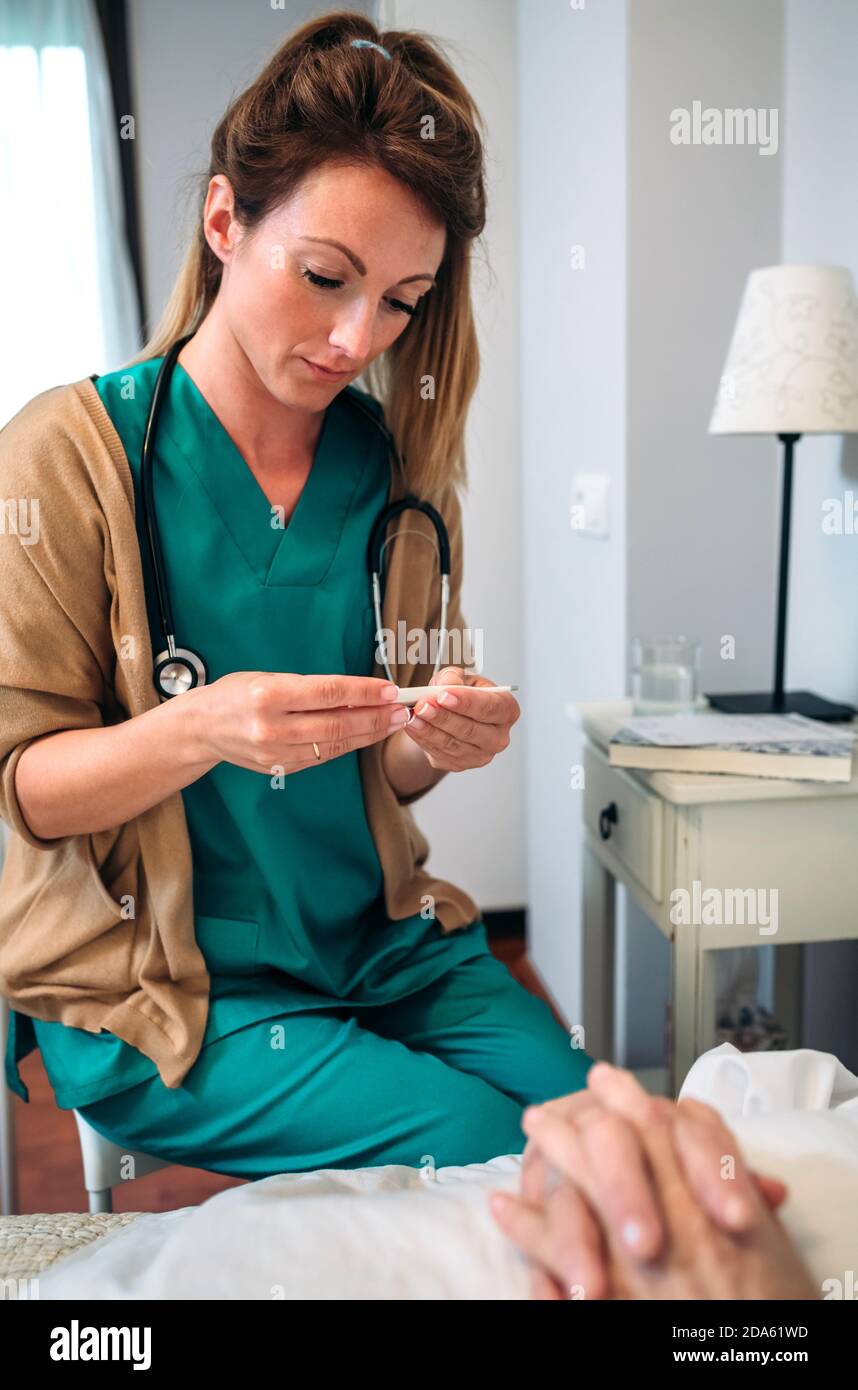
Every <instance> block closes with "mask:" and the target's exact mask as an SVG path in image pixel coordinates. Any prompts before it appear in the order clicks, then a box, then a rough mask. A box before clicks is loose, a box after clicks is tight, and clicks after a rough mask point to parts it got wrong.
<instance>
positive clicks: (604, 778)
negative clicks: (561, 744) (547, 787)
mask: <svg viewBox="0 0 858 1390" xmlns="http://www.w3.org/2000/svg"><path fill="white" fill-rule="evenodd" d="M663 820H664V804H663V802H662V801H661V798H660V797H657V796H654V795H653V793H652V792H648V791H647V790H646V789H645V788H644V787H642V786H641V785H640V783H639V782H638V781H636V779H635V778H634V777H632V776H631V775H630V774H629V773H628V772H625V771H624V770H623V769H622V768H619V767H611V764H610V763H609V762H608V759H607V758H606V756H605V755H604V753H602V752H601V750H600V749H598V748H595V747H594V746H593V745H592V744H591V743H588V742H585V744H584V824H585V825H586V826H587V829H588V830H589V831H590V833H591V834H592V835H594V836H595V838H596V839H597V840H598V841H600V842H601V843H603V844H606V845H607V846H608V847H609V848H610V849H611V851H612V853H614V854H615V855H616V856H617V858H618V859H619V860H621V861H622V863H623V865H624V866H625V867H626V868H627V869H628V870H629V872H630V873H632V874H634V876H635V878H636V879H637V880H638V882H639V883H640V884H641V886H642V887H644V888H645V889H646V891H647V892H648V893H649V895H650V897H652V898H654V899H655V901H656V902H658V903H660V902H661V899H662V881H661V880H662V835H663Z"/></svg>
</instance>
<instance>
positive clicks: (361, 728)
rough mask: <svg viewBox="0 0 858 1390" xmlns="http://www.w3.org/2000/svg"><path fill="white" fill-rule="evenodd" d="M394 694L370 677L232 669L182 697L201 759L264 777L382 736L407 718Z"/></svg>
mask: <svg viewBox="0 0 858 1390" xmlns="http://www.w3.org/2000/svg"><path fill="white" fill-rule="evenodd" d="M395 695H396V686H395V685H393V684H391V682H390V681H388V680H384V679H380V678H378V677H376V676H344V675H322V676H300V675H293V674H291V673H285V674H283V673H280V672H274V671H235V672H232V673H231V674H230V675H227V676H221V677H220V679H219V680H216V681H212V683H211V684H210V685H204V686H202V687H200V689H199V691H198V692H197V691H188V692H187V694H185V695H183V696H181V699H182V700H183V701H184V700H188V699H191V698H194V699H196V700H197V706H196V713H197V716H198V717H197V721H196V726H197V736H198V739H199V740H200V746H201V750H202V755H203V757H205V758H207V759H209V760H210V761H211V762H212V764H214V762H219V761H226V762H229V763H234V764H235V766H236V767H246V768H249V769H250V771H251V772H264V773H269V774H270V773H271V771H272V769H274V768H277V769H279V768H282V769H283V772H284V773H290V772H300V771H301V770H302V769H303V768H306V767H316V766H318V764H319V762H328V761H329V760H330V759H332V758H339V757H342V755H343V754H344V753H350V752H352V750H353V749H355V748H362V747H364V746H365V745H366V744H370V743H377V742H379V741H380V740H381V739H385V738H387V736H388V734H390V733H392V732H393V731H394V730H395V729H397V728H400V727H401V726H402V725H403V724H404V723H405V720H406V718H407V710H406V708H405V706H404V705H401V704H399V702H398V701H397V700H396V699H395ZM314 742H315V743H316V744H318V748H319V753H320V754H321V758H320V759H317V758H316V754H315V752H314V749H313V743H314Z"/></svg>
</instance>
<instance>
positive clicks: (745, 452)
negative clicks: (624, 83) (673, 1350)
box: [625, 0, 784, 1065]
mask: <svg viewBox="0 0 858 1390" xmlns="http://www.w3.org/2000/svg"><path fill="white" fill-rule="evenodd" d="M628 14H629V50H628V53H629V57H628V63H629V127H628V128H629V148H628V187H629V209H628V228H627V230H628V325H627V340H626V351H627V358H628V455H627V463H626V467H627V488H628V494H627V500H628V522H627V524H628V581H627V608H628V619H627V621H628V634H629V637H630V638H631V637H633V636H635V635H641V636H643V635H646V636H656V635H658V634H660V633H684V634H686V635H687V636H690V637H697V638H699V639H700V640H701V642H702V652H703V672H702V684H703V689H704V691H711V692H717V691H727V690H765V689H768V688H770V686H771V683H772V673H773V664H774V629H775V604H776V564H777V540H778V534H779V530H778V528H779V505H780V458H779V449H778V445H777V442H776V441H775V440H774V438H772V439H767V438H756V439H755V438H748V437H745V438H742V437H740V436H736V437H732V438H728V437H716V436H712V437H710V436H709V435H707V432H706V431H707V428H708V424H709V418H710V415H711V413H712V406H713V402H714V400H715V393H716V388H717V385H718V380H719V377H720V375H721V371H722V368H723V366H724V358H725V355H726V351H727V346H728V343H729V340H730V337H731V335H732V331H733V324H734V321H735V317H736V312H737V310H738V307H739V303H740V300H741V297H742V292H743V289H744V285H745V280H746V278H747V275H748V273H749V272H750V271H751V270H753V269H754V268H755V267H756V266H761V265H772V264H774V263H776V262H778V261H779V260H780V259H781V253H780V241H781V174H782V169H783V160H784V153H783V142H782V140H781V141H780V142H779V143H780V148H779V149H778V151H777V153H775V154H760V152H759V149H758V147H756V146H751V145H726V144H725V145H702V144H701V145H676V144H673V143H672V142H671V140H670V138H669V134H670V113H671V111H672V110H674V109H676V108H684V109H687V110H691V109H692V104H693V102H694V101H695V100H698V101H700V102H702V104H703V106H704V107H706V106H712V107H715V108H718V109H724V108H727V107H742V108H747V107H754V108H756V109H760V108H762V109H764V110H767V111H768V110H771V109H772V108H775V109H778V110H780V108H781V107H782V103H783V82H782V70H783V16H782V5H781V0H756V3H755V4H754V5H748V4H747V3H745V0H720V2H719V4H718V5H717V6H712V5H710V4H709V3H708V2H707V0H645V3H640V0H632V2H631V3H630V4H629V8H628ZM779 127H780V123H779ZM725 635H730V636H732V637H734V638H735V651H736V655H735V659H734V660H729V661H725V660H722V659H721V655H720V653H721V638H722V637H723V636H725ZM627 658H628V652H627ZM630 688H631V686H630V680H629V682H628V684H627V689H630ZM626 941H627V958H626V962H625V964H626V971H627V974H628V978H629V979H631V980H634V979H645V980H646V981H647V989H646V990H645V991H640V992H632V993H630V995H629V998H628V1000H627V1009H626V1018H625V1030H626V1032H625V1046H626V1049H627V1055H628V1057H629V1059H630V1060H632V1061H634V1062H635V1063H637V1064H640V1065H655V1064H656V1063H658V1062H659V1061H660V1059H661V1051H662V1043H663V1029H664V1005H665V1003H666V999H667V994H668V989H669V954H668V950H667V943H666V941H665V940H664V939H663V938H662V937H660V936H659V935H657V933H656V932H655V930H654V929H653V928H652V926H651V925H650V924H649V923H648V922H647V920H646V919H645V918H644V917H643V915H642V914H641V913H640V912H639V911H638V909H637V908H635V907H634V905H632V904H630V905H629V907H628V917H627V922H626ZM751 949H753V950H755V951H756V952H757V954H756V955H755V957H754V962H755V963H756V964H759V965H763V964H766V965H770V961H767V960H766V954H765V952H764V950H761V949H760V948H751ZM768 954H769V955H770V948H769V951H768ZM731 956H732V961H731V962H728V961H726V960H725V959H724V958H723V957H722V958H720V960H719V968H720V971H721V979H722V981H726V980H727V979H728V978H729V969H730V966H731V965H732V966H733V967H734V968H735V966H736V964H737V959H738V957H737V954H736V953H731Z"/></svg>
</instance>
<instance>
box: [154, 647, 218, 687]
mask: <svg viewBox="0 0 858 1390" xmlns="http://www.w3.org/2000/svg"><path fill="white" fill-rule="evenodd" d="M154 676H155V687H156V689H157V690H158V693H159V694H160V695H163V696H164V697H165V698H167V699H169V698H170V696H172V695H184V694H185V691H187V690H193V689H194V688H195V687H196V686H198V685H205V683H206V668H205V663H204V662H203V659H202V657H201V656H198V655H197V653H196V652H192V651H191V650H190V648H189V647H174V648H173V651H172V652H169V651H164V652H161V653H160V654H159V655H158V656H157V657H156V659H155V671H154Z"/></svg>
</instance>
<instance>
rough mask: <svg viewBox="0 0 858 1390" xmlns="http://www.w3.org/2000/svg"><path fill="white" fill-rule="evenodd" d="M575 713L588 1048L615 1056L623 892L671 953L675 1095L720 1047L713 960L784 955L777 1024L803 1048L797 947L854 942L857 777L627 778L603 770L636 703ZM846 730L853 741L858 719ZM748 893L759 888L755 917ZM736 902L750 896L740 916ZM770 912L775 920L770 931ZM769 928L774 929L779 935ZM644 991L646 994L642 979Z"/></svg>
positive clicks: (632, 774)
mask: <svg viewBox="0 0 858 1390" xmlns="http://www.w3.org/2000/svg"><path fill="white" fill-rule="evenodd" d="M567 711H568V713H569V715H570V717H571V718H573V719H574V720H575V721H576V722H578V723H579V724H580V725H581V727H582V730H583V766H584V787H583V789H582V793H581V795H582V814H583V818H584V842H583V878H582V892H583V903H582V943H583V961H582V1000H583V1009H582V1012H583V1018H582V1022H583V1024H584V1029H585V1037H586V1047H587V1051H588V1052H589V1053H590V1055H591V1056H594V1057H600V1058H604V1059H606V1060H611V1059H612V1057H613V1051H614V1009H613V1001H614V886H615V884H616V883H618V882H619V883H622V884H624V885H625V888H626V890H627V891H628V893H629V894H630V895H631V897H632V898H633V899H634V901H635V902H636V903H637V904H638V906H639V907H640V908H641V910H642V911H643V912H644V913H645V914H646V916H647V917H648V918H649V919H650V920H651V921H652V922H654V923H655V925H656V926H657V927H658V929H659V931H661V932H662V933H663V934H664V935H665V936H666V937H667V939H668V940H669V941H670V943H671V963H672V971H671V974H672V984H671V996H672V998H671V1028H670V1035H671V1036H670V1043H669V1048H668V1059H667V1060H668V1067H669V1085H668V1090H669V1094H671V1095H673V1096H675V1095H676V1093H677V1091H678V1089H679V1086H680V1085H681V1084H682V1081H683V1079H684V1077H685V1075H686V1073H687V1072H688V1070H689V1068H690V1066H691V1064H692V1062H693V1061H694V1060H695V1058H696V1057H698V1056H699V1055H700V1053H701V1052H705V1051H706V1050H707V1049H708V1048H710V1047H712V1046H714V1045H715V1042H716V1039H715V1036H714V1029H715V988H714V974H715V972H714V968H713V966H714V952H715V951H719V950H727V949H728V948H731V947H737V946H762V945H774V946H777V947H778V948H779V949H778V950H777V951H776V952H775V957H774V959H775V1013H776V1015H777V1017H778V1019H779V1020H780V1022H782V1023H783V1024H785V1025H786V1026H787V1027H788V1030H789V1044H790V1046H793V1047H797V1046H800V1031H799V1030H800V1005H801V997H800V971H799V965H800V960H799V948H800V946H801V945H802V944H804V943H806V942H812V941H837V940H844V939H846V938H849V937H858V775H854V774H853V777H852V780H851V781H850V782H839V783H833V784H832V783H823V782H792V781H784V780H781V779H774V778H768V777H727V776H723V775H719V774H712V773H707V774H700V773H680V772H638V771H627V770H625V769H621V768H616V767H612V766H611V765H610V763H609V762H608V742H609V739H610V736H611V734H612V732H613V731H614V730H615V729H616V728H617V727H618V725H619V724H620V723H622V721H623V720H624V719H626V718H628V717H629V716H630V715H631V713H632V704H631V701H630V700H625V701H617V702H614V703H602V702H595V701H588V702H582V703H577V704H570V705H568V706H567ZM842 727H851V728H853V729H855V730H856V731H858V721H855V722H854V723H853V724H852V725H851V726H845V725H844V726H842ZM854 761H855V760H854ZM854 761H853V767H854ZM695 882H696V883H697V884H698V885H699V887H698V890H697V902H698V910H697V911H696V917H697V918H698V919H699V920H697V921H695V920H692V921H691V922H690V923H688V924H684V923H681V922H680V923H679V924H675V922H674V920H672V918H671V913H672V912H673V913H674V915H675V916H678V914H679V910H680V908H681V906H682V903H683V901H684V902H685V903H693V902H694V896H695V889H694V885H695ZM709 889H715V890H717V893H716V894H714V895H711V900H715V901H717V899H718V896H719V894H720V896H721V899H722V900H723V904H724V908H725V910H724V912H722V913H721V917H722V920H721V921H720V922H719V923H718V924H707V922H706V918H707V915H711V912H710V913H708V914H707V912H706V911H704V912H700V911H699V902H700V900H701V895H702V894H703V893H705V891H706V890H709ZM675 890H679V891H681V890H685V893H687V894H688V897H687V898H685V899H682V898H679V897H677V896H674V897H672V896H671V895H672V894H674V892H675ZM747 890H755V893H756V904H757V910H758V915H757V914H756V913H755V907H754V899H752V898H751V897H750V896H749V895H747ZM772 890H776V893H777V897H776V898H774V896H773V891H772ZM740 893H745V894H746V896H745V898H744V899H743V901H744V904H745V905H744V907H742V906H741V903H740V900H739V895H740ZM728 902H732V904H733V907H732V915H733V917H734V920H733V921H732V922H730V923H728V922H725V921H724V920H723V918H724V917H725V916H726V915H728V912H729V910H730V909H728V908H727V904H728ZM773 903H775V904H776V917H775V916H774V915H772V914H771V906H772V904H773ZM761 905H762V906H763V907H764V910H759V908H760V906H761ZM767 914H769V915H771V923H770V925H769V927H768V929H767V930H763V929H761V927H762V922H763V918H764V917H765V916H766V915H767ZM691 915H692V917H694V916H695V909H694V907H692V909H691ZM742 916H743V920H739V918H740V917H742ZM754 916H755V917H756V920H755V921H751V920H750V919H751V918H752V917H754ZM771 924H776V931H774V932H773V933H772V932H771V930H770V927H771ZM638 987H639V988H642V989H645V988H646V981H640V982H638Z"/></svg>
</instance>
